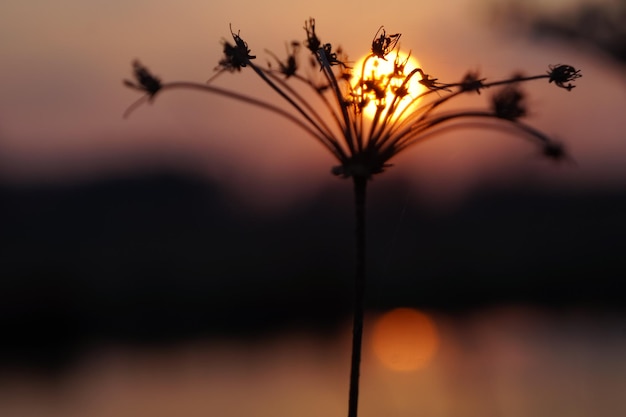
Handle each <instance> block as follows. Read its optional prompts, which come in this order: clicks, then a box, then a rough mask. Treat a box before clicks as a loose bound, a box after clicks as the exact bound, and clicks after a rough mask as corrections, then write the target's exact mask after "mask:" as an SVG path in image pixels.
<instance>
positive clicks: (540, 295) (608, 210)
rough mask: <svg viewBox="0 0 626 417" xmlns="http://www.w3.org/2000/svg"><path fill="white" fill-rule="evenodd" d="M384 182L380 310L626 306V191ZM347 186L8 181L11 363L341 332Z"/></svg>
mask: <svg viewBox="0 0 626 417" xmlns="http://www.w3.org/2000/svg"><path fill="white" fill-rule="evenodd" d="M406 190H407V187H406V186H404V185H403V184H399V183H392V182H382V181H378V180H377V181H375V182H373V183H372V187H371V193H370V203H371V204H370V206H369V213H368V216H369V222H370V223H369V224H370V229H369V232H368V233H369V235H368V237H369V254H370V256H369V266H368V268H369V276H370V281H371V284H370V288H369V295H368V297H369V305H370V307H371V308H375V309H381V308H386V307H390V306H398V305H415V306H419V307H422V308H430V309H437V310H443V311H447V312H450V313H455V312H462V311H464V310H467V309H473V308H480V307H483V306H487V305H493V304H509V303H527V304H533V305H538V306H541V307H545V308H556V309H558V308H587V309H618V308H622V307H623V304H622V300H623V294H622V293H620V288H621V286H620V284H621V282H622V281H623V279H624V277H625V276H626V257H625V256H624V237H625V236H626V222H624V213H626V190H623V191H621V192H606V191H603V192H589V191H587V192H581V193H575V192H565V191H561V192H559V193H555V192H552V193H550V192H547V191H538V190H536V189H499V190H484V191H483V192H481V193H476V194H475V195H474V196H473V197H472V198H470V199H468V200H467V201H465V202H464V203H463V205H462V206H460V207H459V208H457V209H456V210H447V211H445V212H436V211H434V210H432V209H424V208H423V207H422V206H420V204H419V201H414V200H416V199H410V200H407V197H406ZM352 233H353V220H352V196H351V188H350V187H349V185H348V184H347V183H344V182H340V181H338V183H337V186H336V187H333V188H332V189H327V190H325V191H323V192H322V193H320V195H318V196H317V197H316V198H315V199H313V200H311V202H310V203H307V204H302V205H300V206H298V207H293V208H292V209H290V210H289V211H283V212H280V213H276V214H271V213H257V212H255V211H254V210H253V208H251V207H247V206H245V205H244V204H243V203H241V202H237V201H236V200H234V199H233V198H231V197H230V196H229V194H228V193H227V192H226V191H225V190H223V189H221V188H220V187H219V186H218V185H216V184H212V183H210V182H207V181H206V180H203V179H199V178H195V177H191V176H186V175H181V174H177V173H173V172H155V173H153V174H150V175H143V176H136V177H127V178H117V179H107V180H100V181H94V182H92V183H89V184H82V185H65V186H60V185H58V186H49V185H48V186H28V187H17V186H11V185H7V184H5V185H0V277H1V279H0V324H1V327H2V333H3V335H4V336H6V337H5V340H7V341H8V342H6V343H3V344H2V348H0V362H2V361H4V362H20V361H24V362H29V361H42V362H43V363H49V362H52V363H54V362H55V361H56V360H60V359H62V358H65V357H67V356H68V355H70V356H71V352H73V351H74V350H78V349H81V347H84V346H85V345H89V344H93V343H101V342H106V341H121V342H127V343H155V342H157V343H161V342H168V341H171V340H178V339H180V338H189V337H204V336H212V335H235V336H241V335H245V336H246V337H247V336H254V335H261V334H264V333H265V332H268V331H273V330H278V329H283V328H287V327H289V326H309V327H312V328H316V329H318V330H321V331H325V330H326V331H332V330H333V329H334V328H335V327H336V326H337V324H338V323H340V322H343V320H344V318H345V317H346V316H347V315H348V314H349V312H350V304H351V295H350V294H351V280H352V255H353V251H352Z"/></svg>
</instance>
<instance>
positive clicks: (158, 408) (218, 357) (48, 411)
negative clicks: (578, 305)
mask: <svg viewBox="0 0 626 417" xmlns="http://www.w3.org/2000/svg"><path fill="white" fill-rule="evenodd" d="M430 316H431V317H432V318H433V319H434V321H435V323H436V325H437V329H438V333H439V338H440V342H439V350H438V351H437V354H436V355H435V356H434V357H433V359H432V360H431V361H430V362H429V363H428V364H427V365H426V366H424V367H423V368H421V369H419V370H416V371H413V372H406V371H404V372H396V371H393V370H391V369H390V368H389V367H387V366H385V365H384V364H383V363H382V362H381V361H380V360H379V358H377V357H376V355H375V354H374V352H373V346H372V343H371V341H372V333H371V332H370V334H366V340H368V341H369V342H368V344H367V345H366V347H365V352H364V364H363V371H362V378H363V379H362V391H361V392H362V397H361V416H362V417H369V416H371V417H374V416H383V415H384V416H415V415H420V416H433V417H434V416H458V417H473V416H477V417H478V416H480V417H489V416H533V417H541V416H546V417H548V416H549V417H553V416H558V415H567V416H590V415H593V416H616V415H626V402H625V401H623V395H622V393H623V392H626V353H625V352H626V325H625V321H624V316H623V315H621V316H620V315H614V316H606V315H603V316H599V315H594V316H590V315H589V314H577V313H572V312H570V313H567V314H558V315H557V314H547V313H541V312H538V311H533V310H528V309H520V308H506V309H497V310H490V311H485V312H481V313H476V314H471V315H466V316H463V317H450V316H446V315H442V314H431V315H430ZM375 319H376V317H374V316H370V317H369V320H368V323H373V322H374V321H375ZM372 327H373V326H369V328H370V329H371V328H372ZM348 344H349V330H348V326H346V327H345V331H343V332H341V335H340V336H337V337H335V338H322V337H318V336H316V335H312V334H306V333H303V334H282V335H276V336H273V337H269V336H268V337H267V338H265V339H263V340H259V341H256V342H250V341H247V342H243V341H241V340H205V341H195V342H193V343H180V344H178V345H175V346H170V347H160V348H154V347H153V348H141V349H139V348H129V347H123V346H107V347H105V346H101V347H100V348H99V349H97V350H94V351H92V352H90V353H89V354H88V355H86V356H84V357H83V359H82V360H81V361H80V363H78V364H76V365H75V366H74V367H73V368H72V369H71V370H68V372H67V373H65V374H64V375H62V376H60V377H57V378H55V379H54V380H53V379H50V378H48V379H46V378H44V377H42V376H40V375H36V374H33V373H26V372H24V371H21V372H12V373H8V372H5V373H3V374H2V377H1V379H0V415H2V416H9V417H13V416H15V417H17V416H19V417H48V416H50V417H53V416H54V417H56V416H59V417H60V416H63V417H79V416H80V417H82V416H93V417H109V416H111V417H113V416H115V417H126V416H128V417H130V416H150V417H160V416H189V417H195V416H209V415H216V416H221V417H230V416H232V417H242V416H255V417H264V416H268V417H270V416H271V417H276V416H278V417H280V416H299V417H309V416H311V417H313V416H316V417H317V416H343V415H344V414H345V412H346V401H347V387H348V386H347V383H348V363H349V361H348V359H349V358H348V353H349V348H348Z"/></svg>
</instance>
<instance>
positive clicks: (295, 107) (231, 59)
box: [124, 19, 581, 417]
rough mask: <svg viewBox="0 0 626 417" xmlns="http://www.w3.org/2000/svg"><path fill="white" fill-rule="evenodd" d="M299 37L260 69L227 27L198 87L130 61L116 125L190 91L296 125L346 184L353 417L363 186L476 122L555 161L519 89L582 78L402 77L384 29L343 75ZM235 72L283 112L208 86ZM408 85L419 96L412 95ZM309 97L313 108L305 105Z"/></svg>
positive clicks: (316, 44) (318, 47)
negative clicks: (351, 233)
mask: <svg viewBox="0 0 626 417" xmlns="http://www.w3.org/2000/svg"><path fill="white" fill-rule="evenodd" d="M304 31H305V33H306V40H305V41H304V48H301V44H300V42H291V43H290V44H289V45H288V47H287V56H286V58H285V59H284V60H281V59H280V58H278V57H277V56H276V55H275V54H273V53H271V52H269V55H270V57H271V58H272V59H273V61H271V62H269V63H268V64H267V66H263V65H260V64H257V63H255V60H256V56H255V55H252V53H251V50H250V48H249V46H248V43H247V42H246V41H244V40H243V38H242V37H241V35H240V32H237V33H235V32H234V31H233V30H232V28H231V31H230V32H231V37H232V40H233V42H230V41H227V40H224V41H223V53H224V54H223V57H222V59H221V60H220V61H219V62H218V65H217V67H216V68H215V74H214V75H213V76H212V77H211V78H210V79H209V81H208V82H206V83H195V82H169V83H162V82H161V81H160V79H158V78H157V77H155V76H154V75H152V74H151V73H150V72H149V71H148V69H147V68H146V67H144V66H143V65H141V64H140V63H139V62H138V61H135V62H134V63H133V68H134V76H135V81H128V80H126V81H125V82H124V83H125V85H127V86H128V87H131V88H133V89H136V90H140V91H142V92H144V93H145V94H144V96H143V97H141V98H140V99H139V100H137V101H136V102H134V103H133V104H131V106H129V107H128V109H127V110H126V112H125V113H124V117H127V116H128V115H129V114H130V113H131V112H133V111H134V110H135V109H136V108H137V107H138V106H139V105H141V104H142V103H143V102H145V101H153V100H154V98H155V97H156V95H157V94H159V93H163V92H164V91H166V90H171V89H179V88H187V89H195V90H200V91H204V92H209V93H212V94H217V95H221V96H225V97H229V98H232V99H235V100H239V101H242V102H245V103H247V104H250V105H252V106H256V107H259V108H262V109H264V110H266V111H270V112H273V113H275V114H277V115H279V116H280V117H283V118H284V119H287V120H288V121H289V122H291V123H294V124H295V125H297V126H299V127H300V128H301V129H302V131H303V132H304V133H305V134H306V135H308V136H310V137H312V138H313V139H314V140H316V141H317V142H319V143H320V144H321V145H322V146H323V147H324V148H325V149H326V150H327V151H328V152H330V154H331V155H332V156H333V157H334V159H335V161H336V165H335V166H334V167H333V168H332V173H333V174H335V175H337V176H340V177H344V178H352V180H353V185H354V194H355V208H356V213H355V214H356V240H355V247H356V268H355V293H354V294H355V295H354V321H353V339H352V362H351V370H350V392H349V400H348V416H349V417H356V416H357V405H358V388H359V369H360V357H361V341H362V332H363V315H364V293H365V283H366V282H365V260H366V256H365V194H366V186H367V183H368V180H369V179H371V178H372V177H373V176H374V175H376V174H380V173H382V172H383V171H384V170H385V169H387V168H388V167H390V166H391V160H392V159H393V158H394V157H395V156H396V155H398V154H399V153H400V152H403V151H404V150H406V149H408V148H410V147H413V146H414V145H417V144H419V143H421V142H423V141H425V140H427V139H432V138H433V137H436V136H437V135H438V134H439V133H441V132H443V131H445V130H449V129H452V128H462V127H466V126H467V125H468V122H472V123H471V125H472V126H475V125H476V123H475V122H478V124H479V125H480V126H483V127H488V128H503V127H504V128H507V129H510V130H511V131H513V132H517V133H518V134H519V135H520V136H521V137H523V138H526V139H528V140H530V141H531V142H533V143H534V144H535V145H536V146H538V147H539V148H540V150H541V153H542V154H543V155H544V156H545V157H547V158H550V159H554V160H561V159H564V158H565V157H566V153H565V150H564V148H563V146H562V145H561V144H560V143H558V142H556V141H553V140H552V139H551V138H550V137H548V136H547V135H545V134H544V133H542V132H540V131H539V130H537V129H535V128H533V127H532V126H530V125H528V124H526V123H524V122H523V121H522V120H521V119H522V118H523V117H524V116H526V114H527V109H526V101H525V98H526V96H525V93H524V92H523V91H522V89H521V84H522V83H525V82H530V81H534V80H542V79H544V80H547V81H548V83H554V85H556V86H557V87H559V88H562V89H564V90H567V91H571V90H572V89H574V87H575V86H574V85H573V84H572V82H573V81H575V80H576V79H578V78H580V77H581V74H580V71H579V70H577V69H575V68H574V67H572V66H570V65H561V64H559V65H551V66H549V70H548V71H547V73H544V74H538V75H533V76H523V75H519V74H517V75H513V76H511V77H509V78H503V79H499V80H495V81H488V80H487V79H486V78H481V77H480V76H479V74H478V73H475V72H468V73H467V74H466V75H465V76H464V77H463V78H462V79H461V81H459V82H455V83H444V82H441V81H439V79H438V78H434V77H432V76H430V75H429V74H427V73H426V72H425V71H424V70H423V69H422V68H415V69H412V70H410V71H407V69H406V64H407V62H408V58H402V56H401V54H400V53H399V51H398V49H399V48H398V43H399V40H400V37H401V34H399V33H394V34H388V33H387V32H386V31H385V29H384V28H383V27H380V28H379V29H378V31H377V32H376V34H375V36H374V38H373V40H372V42H371V49H370V54H369V55H368V56H367V57H366V58H365V60H364V61H363V64H362V67H361V68H356V70H355V68H350V67H349V66H348V64H347V58H346V56H345V54H344V53H343V51H342V50H341V48H335V47H333V45H332V44H330V43H324V42H322V41H321V40H320V38H319V37H318V35H317V28H316V24H315V20H314V19H309V20H307V21H306V22H305V24H304ZM303 51H308V53H309V54H310V55H309V59H308V61H306V62H308V66H307V65H302V62H303V60H302V58H301V57H300V54H301V52H303ZM394 53H395V55H394ZM375 60H382V61H389V62H392V63H393V65H392V67H391V69H390V70H389V71H382V70H381V71H372V72H370V71H367V72H366V70H365V69H366V67H367V64H368V63H370V62H374V61H375ZM273 64H274V65H273ZM243 69H249V70H251V71H253V72H254V73H256V75H257V76H258V77H259V78H260V79H261V80H262V82H263V83H265V84H267V85H268V86H269V87H270V88H271V89H272V90H273V91H274V92H275V93H276V94H278V95H279V96H280V97H281V98H282V99H283V100H284V101H285V104H286V106H285V107H280V106H278V105H275V104H273V103H270V102H269V101H266V100H264V99H260V98H256V97H253V96H250V95H248V94H246V93H244V92H238V91H234V90H231V89H225V88H222V87H218V86H215V85H214V83H213V81H214V80H215V79H216V78H217V77H218V76H220V75H221V74H224V73H226V72H230V73H237V72H240V71H242V70H243ZM359 70H360V71H359ZM414 81H417V83H415V82H414ZM416 84H417V85H418V86H419V87H420V88H421V89H420V90H419V91H412V90H414V89H415V85H416ZM489 89H495V91H494V94H493V95H492V96H491V105H490V106H486V107H485V108H483V107H477V108H475V109H469V110H454V109H447V108H449V107H450V106H448V104H449V103H450V102H451V101H453V100H454V99H455V98H457V97H460V96H463V95H467V94H472V95H474V96H476V95H480V94H481V93H482V92H483V90H489ZM475 93H476V94H475ZM311 95H312V96H313V97H314V98H315V99H316V100H317V102H315V100H312V99H311ZM371 106H374V111H373V114H368V113H367V112H366V109H367V108H369V107H371Z"/></svg>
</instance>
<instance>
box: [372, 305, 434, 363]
mask: <svg viewBox="0 0 626 417" xmlns="http://www.w3.org/2000/svg"><path fill="white" fill-rule="evenodd" d="M438 346H439V336H438V332H437V327H436V325H435V323H434V322H433V320H432V319H431V318H430V317H428V316H427V315H426V314H424V313H422V312H419V311H417V310H415V309H413V308H396V309H394V310H391V311H389V312H387V313H385V314H383V315H382V316H381V317H380V318H379V319H378V320H377V321H376V323H375V325H374V332H373V335H372V348H373V350H374V353H375V354H376V357H377V358H378V359H379V360H380V362H381V363H382V364H383V365H384V366H385V367H387V368H389V369H392V370H394V371H405V372H407V371H415V370H417V369H420V368H423V367H425V366H426V365H427V364H428V363H429V362H430V361H431V360H432V358H433V357H434V355H435V353H436V352H437V348H438Z"/></svg>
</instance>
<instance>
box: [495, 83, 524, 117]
mask: <svg viewBox="0 0 626 417" xmlns="http://www.w3.org/2000/svg"><path fill="white" fill-rule="evenodd" d="M491 107H492V108H493V112H494V114H495V115H496V117H499V118H501V119H506V120H517V119H519V118H520V117H523V116H526V105H525V95H524V92H523V91H522V90H520V88H519V87H518V86H517V85H515V84H509V85H506V86H505V87H503V88H502V89H500V91H498V92H497V93H495V94H494V95H493V97H492V98H491Z"/></svg>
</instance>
